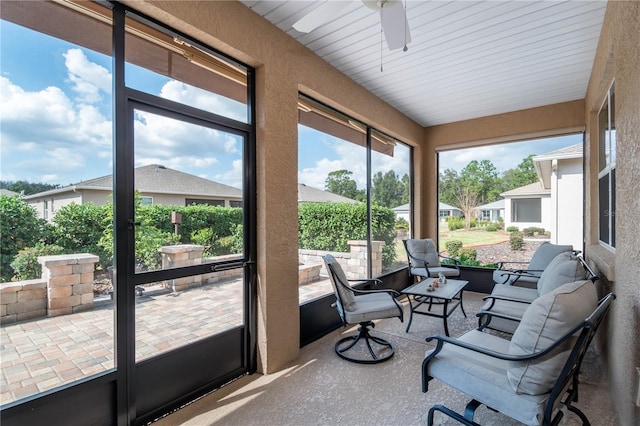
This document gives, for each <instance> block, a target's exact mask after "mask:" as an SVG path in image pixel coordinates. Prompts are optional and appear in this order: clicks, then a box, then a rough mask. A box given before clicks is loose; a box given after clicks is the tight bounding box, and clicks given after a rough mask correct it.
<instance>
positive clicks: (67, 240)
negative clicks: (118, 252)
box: [51, 203, 113, 266]
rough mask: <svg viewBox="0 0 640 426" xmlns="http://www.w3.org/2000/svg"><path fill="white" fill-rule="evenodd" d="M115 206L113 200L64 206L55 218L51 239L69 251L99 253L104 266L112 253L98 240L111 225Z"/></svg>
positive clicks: (97, 254)
mask: <svg viewBox="0 0 640 426" xmlns="http://www.w3.org/2000/svg"><path fill="white" fill-rule="evenodd" d="M112 207H113V205H112V204H108V205H104V206H96V205H94V204H93V203H89V204H75V203H72V204H69V205H66V206H64V207H62V208H61V209H60V210H58V212H57V213H56V215H55V216H54V217H53V220H52V222H53V226H52V230H51V241H52V242H54V243H55V244H56V245H58V246H61V247H63V248H64V249H65V252H66V253H91V254H95V255H96V256H98V257H99V258H100V262H101V263H102V264H103V266H104V265H105V263H106V260H107V259H108V254H107V253H106V252H105V250H104V248H102V247H101V246H100V245H99V244H98V242H99V241H100V238H101V237H102V234H103V233H104V230H105V229H107V228H109V227H110V225H111V217H112V216H113V214H112V212H111V209H112Z"/></svg>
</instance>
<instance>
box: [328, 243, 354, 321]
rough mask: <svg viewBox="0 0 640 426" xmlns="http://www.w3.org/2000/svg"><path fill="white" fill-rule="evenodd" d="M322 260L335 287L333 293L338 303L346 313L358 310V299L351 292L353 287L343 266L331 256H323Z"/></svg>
mask: <svg viewBox="0 0 640 426" xmlns="http://www.w3.org/2000/svg"><path fill="white" fill-rule="evenodd" d="M322 259H323V260H324V263H325V266H326V267H327V273H328V274H329V279H330V281H331V285H332V286H333V292H334V293H335V294H336V297H337V298H338V303H339V304H342V309H344V310H345V311H354V310H355V308H356V297H355V295H354V294H353V291H351V290H350V289H351V286H350V285H349V280H347V275H346V274H345V273H344V270H343V269H342V266H341V265H340V263H339V262H338V261H337V260H336V259H335V257H333V256H332V255H330V254H327V255H325V256H323V257H322Z"/></svg>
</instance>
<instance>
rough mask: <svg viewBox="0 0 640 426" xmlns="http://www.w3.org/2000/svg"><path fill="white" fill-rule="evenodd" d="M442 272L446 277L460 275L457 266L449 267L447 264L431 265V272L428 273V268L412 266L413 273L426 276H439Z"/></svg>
mask: <svg viewBox="0 0 640 426" xmlns="http://www.w3.org/2000/svg"><path fill="white" fill-rule="evenodd" d="M440 272H442V273H443V274H444V276H445V277H451V278H455V277H459V276H460V271H459V270H457V269H456V268H447V267H446V266H436V267H433V268H432V267H429V274H427V268H411V275H415V276H420V277H425V278H437V277H438V274H439V273H440Z"/></svg>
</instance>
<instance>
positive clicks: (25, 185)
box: [0, 180, 60, 195]
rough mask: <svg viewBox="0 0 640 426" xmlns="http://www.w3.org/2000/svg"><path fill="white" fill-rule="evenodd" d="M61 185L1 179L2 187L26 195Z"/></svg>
mask: <svg viewBox="0 0 640 426" xmlns="http://www.w3.org/2000/svg"><path fill="white" fill-rule="evenodd" d="M59 187H60V185H52V184H48V183H32V182H27V181H25V180H19V181H17V182H12V181H0V188H4V189H8V190H9V191H13V192H17V193H19V194H24V195H31V194H37V193H38V192H43V191H48V190H50V189H56V188H59Z"/></svg>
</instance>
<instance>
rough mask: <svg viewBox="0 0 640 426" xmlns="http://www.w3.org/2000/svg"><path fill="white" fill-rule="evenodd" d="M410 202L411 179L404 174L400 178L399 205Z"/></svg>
mask: <svg viewBox="0 0 640 426" xmlns="http://www.w3.org/2000/svg"><path fill="white" fill-rule="evenodd" d="M410 200H411V179H410V178H409V175H408V174H407V173H405V174H404V175H403V176H402V200H401V202H400V205H403V204H407V203H409V201H410Z"/></svg>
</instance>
